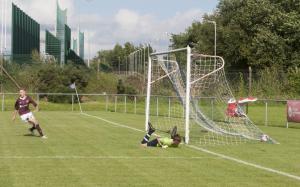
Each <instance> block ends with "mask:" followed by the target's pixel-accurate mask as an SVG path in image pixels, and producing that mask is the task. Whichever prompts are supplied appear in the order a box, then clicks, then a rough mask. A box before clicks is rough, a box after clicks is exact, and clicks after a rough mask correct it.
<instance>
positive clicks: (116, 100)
mask: <svg viewBox="0 0 300 187" xmlns="http://www.w3.org/2000/svg"><path fill="white" fill-rule="evenodd" d="M117 102H118V96H117V95H115V112H117Z"/></svg>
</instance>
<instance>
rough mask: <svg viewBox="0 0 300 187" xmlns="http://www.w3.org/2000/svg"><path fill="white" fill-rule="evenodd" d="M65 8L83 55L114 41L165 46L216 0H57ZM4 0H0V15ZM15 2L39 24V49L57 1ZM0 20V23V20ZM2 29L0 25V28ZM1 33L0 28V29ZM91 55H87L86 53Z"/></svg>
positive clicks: (108, 46)
mask: <svg viewBox="0 0 300 187" xmlns="http://www.w3.org/2000/svg"><path fill="white" fill-rule="evenodd" d="M58 1H59V4H60V6H61V7H62V8H66V9H67V10H68V13H67V14H68V20H67V23H68V25H69V26H70V27H71V29H72V37H73V36H74V37H75V36H76V30H77V28H78V27H80V29H81V30H82V31H84V32H85V58H88V57H90V58H93V57H94V56H95V55H96V54H97V51H99V50H105V49H112V48H113V47H114V45H115V44H116V43H119V44H124V43H125V42H127V41H129V42H131V43H133V44H135V45H138V44H146V43H151V45H152V46H154V48H155V49H157V50H162V49H165V48H167V46H168V42H169V38H170V34H178V33H180V32H183V31H184V30H185V29H186V28H187V27H188V26H190V25H191V23H192V22H194V21H200V20H201V18H202V16H203V14H204V13H212V12H213V11H214V10H215V9H216V6H217V4H218V0H58ZM4 2H5V0H0V11H1V12H0V17H1V15H2V7H4ZM7 2H8V4H11V2H14V3H15V4H16V5H17V6H19V7H20V8H21V9H22V10H23V11H25V12H26V13H27V14H28V15H29V16H31V17H32V18H33V19H35V20H36V21H37V22H39V23H40V24H41V30H42V31H41V41H42V46H41V51H42V52H43V50H44V47H43V45H44V44H43V43H44V38H45V32H44V30H45V29H47V30H50V31H52V32H54V30H55V27H54V26H55V19H56V0H7ZM7 10H8V11H7V12H8V13H7V16H6V17H7V23H8V24H7V25H8V26H7V31H8V32H7V47H6V53H9V52H10V25H11V8H10V6H7ZM1 20H2V19H0V23H1ZM0 29H1V28H0ZM0 33H1V30H0ZM0 43H1V41H0ZM89 54H90V55H89Z"/></svg>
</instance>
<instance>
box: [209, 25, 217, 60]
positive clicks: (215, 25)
mask: <svg viewBox="0 0 300 187" xmlns="http://www.w3.org/2000/svg"><path fill="white" fill-rule="evenodd" d="M207 22H208V23H212V24H214V27H215V56H217V23H216V22H215V21H211V20H208V21H207Z"/></svg>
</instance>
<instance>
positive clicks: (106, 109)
mask: <svg viewBox="0 0 300 187" xmlns="http://www.w3.org/2000/svg"><path fill="white" fill-rule="evenodd" d="M105 111H106V112H107V111H108V95H106V96H105Z"/></svg>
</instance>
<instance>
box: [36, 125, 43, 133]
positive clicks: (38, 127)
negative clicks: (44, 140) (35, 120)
mask: <svg viewBox="0 0 300 187" xmlns="http://www.w3.org/2000/svg"><path fill="white" fill-rule="evenodd" d="M35 128H36V129H37V131H38V132H39V134H40V136H44V134H43V131H42V129H41V127H40V125H39V124H36V125H35Z"/></svg>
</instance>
